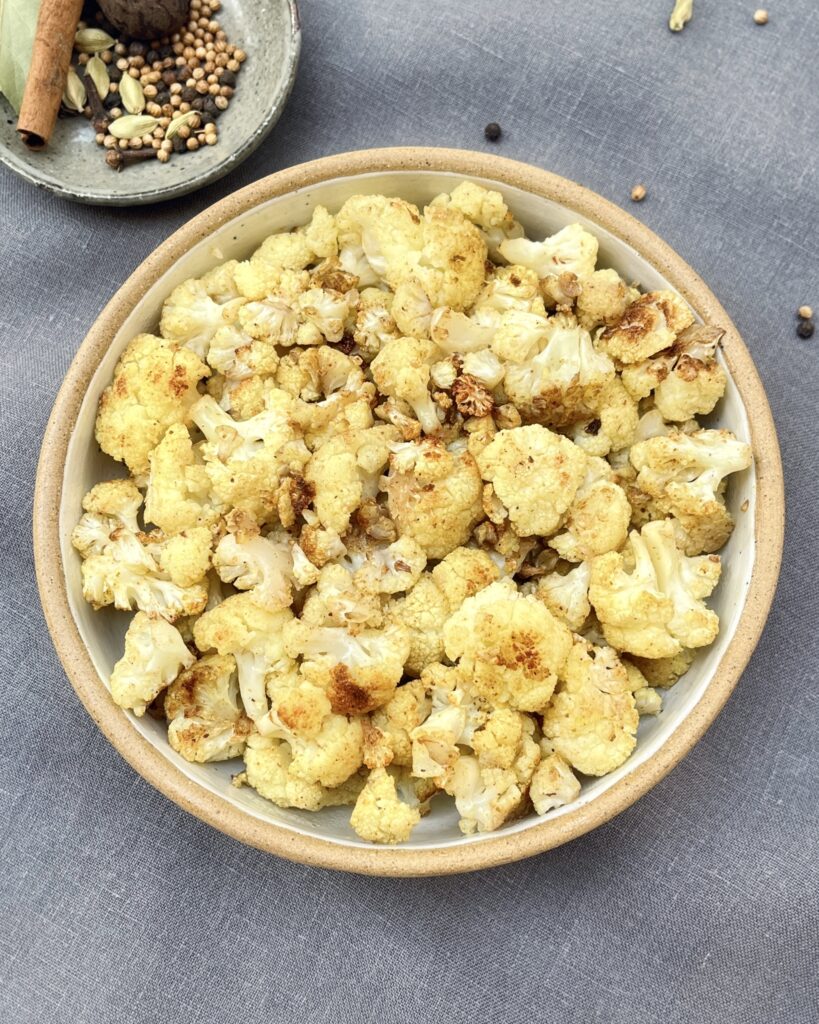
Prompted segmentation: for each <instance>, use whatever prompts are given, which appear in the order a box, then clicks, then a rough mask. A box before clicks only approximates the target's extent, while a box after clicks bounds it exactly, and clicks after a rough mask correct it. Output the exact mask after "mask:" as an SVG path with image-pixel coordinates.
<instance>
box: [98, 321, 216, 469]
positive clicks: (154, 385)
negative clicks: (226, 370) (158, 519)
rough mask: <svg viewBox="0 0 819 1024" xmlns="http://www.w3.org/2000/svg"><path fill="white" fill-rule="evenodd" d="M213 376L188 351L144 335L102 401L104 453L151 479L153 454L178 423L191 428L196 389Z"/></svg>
mask: <svg viewBox="0 0 819 1024" xmlns="http://www.w3.org/2000/svg"><path fill="white" fill-rule="evenodd" d="M209 374H210V370H209V369H208V368H207V366H205V364H204V363H203V362H202V361H201V359H199V357H198V356H197V355H195V354H194V353H193V352H191V351H189V350H188V349H185V348H182V349H174V348H173V347H172V346H171V344H170V342H167V341H164V340H163V339H162V338H155V337H153V336H152V335H150V334H140V335H138V336H137V337H136V338H134V340H133V341H132V342H131V343H130V344H129V345H128V347H127V348H126V349H125V351H124V352H123V353H122V356H121V357H120V360H119V362H118V363H117V365H116V367H115V368H114V377H113V380H112V381H111V383H110V384H109V385H108V387H107V388H106V389H105V391H103V393H102V396H101V397H100V405H99V411H98V413H97V424H96V437H97V441H99V445H100V448H102V450H103V451H104V452H105V453H106V454H107V455H110V456H111V457H112V458H114V459H116V460H117V461H118V462H124V463H125V465H126V466H127V467H128V468H129V469H130V470H131V472H132V473H147V472H148V469H149V465H150V454H151V452H152V451H153V449H154V448H155V447H156V446H157V445H158V444H159V442H160V441H161V440H162V437H163V435H164V434H165V431H166V430H167V429H168V427H170V426H171V424H173V423H184V424H187V423H190V409H191V406H192V405H193V403H194V402H195V401H196V400H197V398H198V397H199V393H198V392H197V390H196V385H197V384H198V383H199V381H200V380H202V378H203V377H207V376H208V375H209Z"/></svg>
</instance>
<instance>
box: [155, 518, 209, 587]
mask: <svg viewBox="0 0 819 1024" xmlns="http://www.w3.org/2000/svg"><path fill="white" fill-rule="evenodd" d="M148 536H149V537H150V536H151V535H150V534H149V535H148ZM157 541H158V547H157V561H158V563H159V567H160V569H161V570H162V572H163V573H165V574H166V575H167V576H168V578H169V579H170V580H171V582H172V583H175V584H176V585H177V586H178V587H192V586H194V585H195V584H197V583H199V582H201V581H202V580H203V579H204V578H205V576H206V575H207V572H208V569H210V563H211V554H212V552H211V545H212V544H213V535H212V534H211V531H210V528H209V527H207V526H191V527H190V528H189V529H187V530H182V531H181V532H180V533H175V534H174V535H173V536H171V537H164V536H163V535H162V534H161V531H160V537H159V538H157ZM149 545H150V542H149Z"/></svg>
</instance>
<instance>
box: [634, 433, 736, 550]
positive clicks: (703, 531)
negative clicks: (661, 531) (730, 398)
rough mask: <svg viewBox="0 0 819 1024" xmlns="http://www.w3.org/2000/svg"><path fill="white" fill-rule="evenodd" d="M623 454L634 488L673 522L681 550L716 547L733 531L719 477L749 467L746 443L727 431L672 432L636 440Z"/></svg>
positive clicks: (721, 478)
mask: <svg viewBox="0 0 819 1024" xmlns="http://www.w3.org/2000/svg"><path fill="white" fill-rule="evenodd" d="M629 458H630V459H631V463H632V465H633V466H634V468H635V469H636V470H637V471H638V473H637V480H636V485H637V487H639V488H640V490H642V491H643V492H644V493H646V494H648V495H649V496H650V497H651V498H652V499H653V500H654V501H655V503H656V505H657V507H658V508H659V510H660V511H661V512H664V513H665V514H667V515H672V516H674V517H675V518H676V519H678V520H679V522H680V525H681V526H682V530H683V533H684V535H685V550H686V553H688V554H696V553H698V552H703V551H706V552H711V551H716V550H718V549H719V548H721V547H722V545H723V544H724V543H725V542H726V541H727V540H728V538H729V537H730V535H731V531H732V529H733V519H732V518H731V514H730V513H729V512H728V510H727V508H726V507H725V501H724V499H723V491H724V483H723V481H724V480H725V478H726V477H727V476H729V475H730V474H732V473H738V472H740V471H741V470H743V469H747V468H748V466H750V465H751V460H752V456H751V448H750V445H747V444H744V443H743V442H742V441H738V440H737V439H736V438H735V437H734V435H733V434H732V433H731V432H730V431H728V430H698V431H697V432H696V433H694V434H684V433H682V432H681V431H672V433H670V434H668V435H667V436H659V437H651V438H649V439H648V440H646V441H640V442H638V443H637V444H635V445H634V446H633V447H632V449H631V451H630V453H629Z"/></svg>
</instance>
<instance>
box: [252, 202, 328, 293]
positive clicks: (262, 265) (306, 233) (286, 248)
mask: <svg viewBox="0 0 819 1024" xmlns="http://www.w3.org/2000/svg"><path fill="white" fill-rule="evenodd" d="M336 252H337V237H336V226H335V222H334V220H333V218H332V217H331V216H330V214H329V213H328V212H327V210H325V209H324V207H323V206H317V207H316V208H315V209H314V211H313V217H312V219H311V222H310V224H308V225H307V226H306V227H304V228H300V229H299V230H297V231H289V232H281V233H280V234H276V235H270V236H269V237H268V238H266V239H265V240H264V241H263V242H262V244H261V245H260V246H259V248H258V249H257V250H256V252H254V253H253V255H252V256H251V258H250V259H249V260H246V261H245V262H244V263H239V264H237V266H236V268H235V271H234V277H235V281H236V287H237V289H238V290H239V292H241V294H242V295H244V296H246V297H247V298H249V299H263V298H264V297H265V296H266V295H271V294H272V293H273V292H275V291H277V290H279V289H280V288H281V286H282V282H283V281H286V280H288V279H290V278H292V275H293V273H294V272H299V271H303V270H304V268H305V267H308V266H310V264H311V263H315V262H317V261H318V259H324V258H326V257H328V256H334V255H335V254H336ZM306 276H307V275H305V278H306Z"/></svg>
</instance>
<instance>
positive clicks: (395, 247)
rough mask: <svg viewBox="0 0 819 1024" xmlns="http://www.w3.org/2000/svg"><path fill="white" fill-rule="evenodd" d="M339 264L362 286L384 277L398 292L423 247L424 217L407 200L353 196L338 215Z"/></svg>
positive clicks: (376, 196) (372, 283) (374, 196)
mask: <svg viewBox="0 0 819 1024" xmlns="http://www.w3.org/2000/svg"><path fill="white" fill-rule="evenodd" d="M336 224H337V225H338V241H339V261H340V262H341V265H342V267H343V268H344V270H346V271H347V272H348V273H351V274H355V275H356V276H357V277H358V278H359V283H360V285H361V286H362V287H367V286H368V285H374V284H379V283H380V279H381V278H384V279H385V280H386V282H387V284H388V285H389V286H390V288H392V289H395V287H396V286H397V285H398V283H399V282H400V281H401V280H403V279H404V278H405V277H406V276H407V275H408V274H409V273H410V272H411V270H412V267H413V266H414V264H415V263H416V262H417V261H418V259H419V256H420V252H421V249H422V248H423V231H422V228H421V215H420V213H419V212H418V209H417V207H415V206H413V205H412V203H408V202H406V201H405V200H403V199H396V198H388V197H387V196H378V195H369V196H351V197H350V198H349V199H348V200H347V201H346V202H345V203H344V205H343V206H342V207H341V209H340V210H339V212H338V213H337V214H336Z"/></svg>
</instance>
